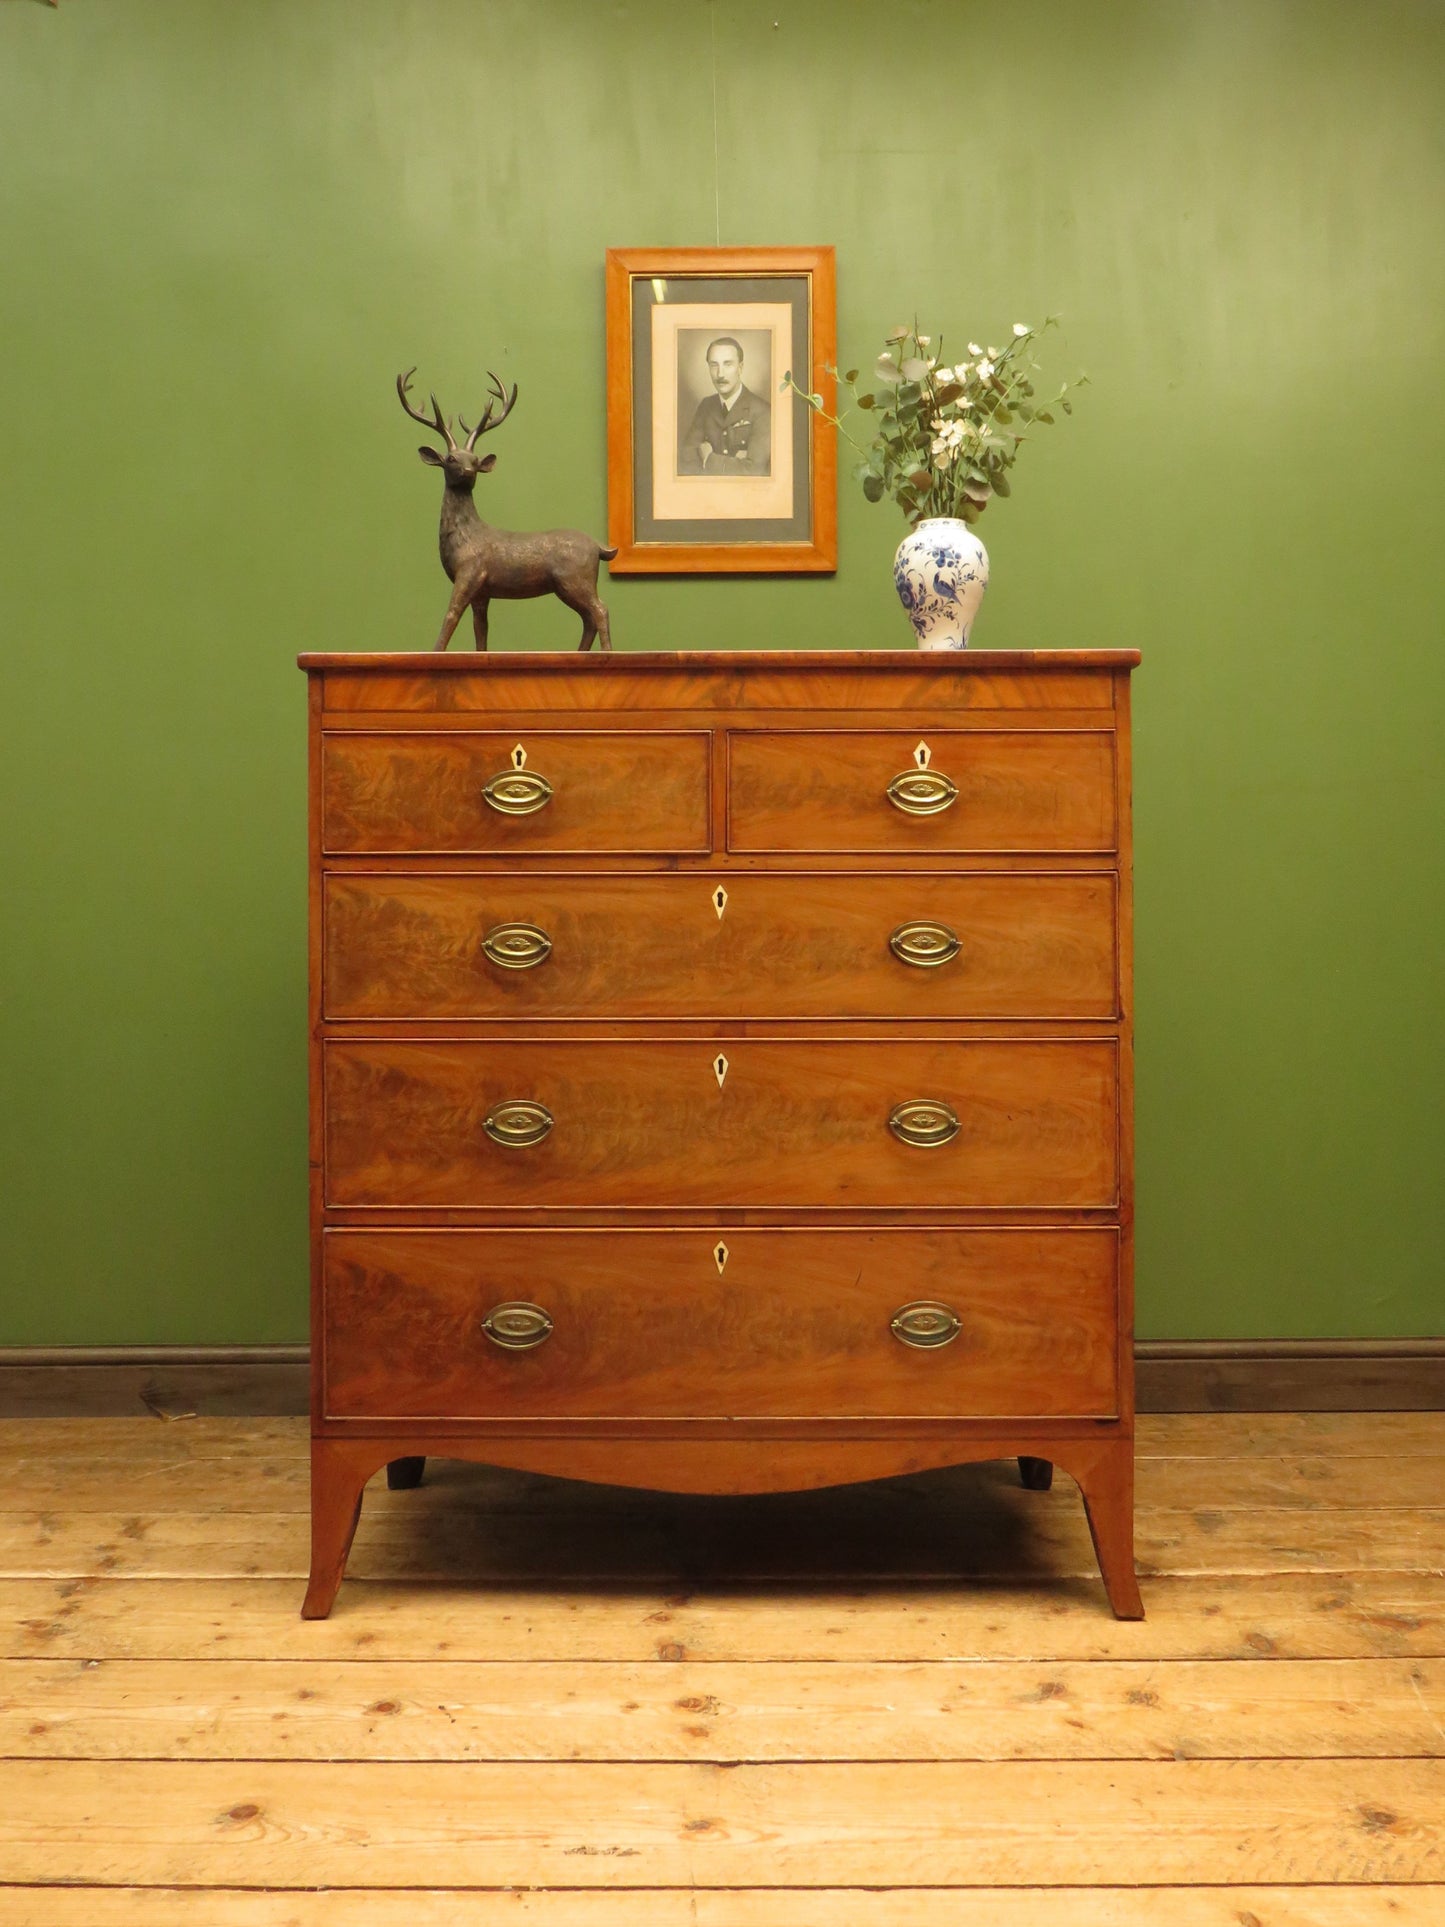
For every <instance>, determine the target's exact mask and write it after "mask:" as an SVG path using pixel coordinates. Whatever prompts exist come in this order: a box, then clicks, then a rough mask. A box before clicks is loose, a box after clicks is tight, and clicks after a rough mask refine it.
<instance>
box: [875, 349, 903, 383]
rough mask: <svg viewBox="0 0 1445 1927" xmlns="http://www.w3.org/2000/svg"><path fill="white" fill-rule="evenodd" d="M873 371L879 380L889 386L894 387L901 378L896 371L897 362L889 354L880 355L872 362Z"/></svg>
mask: <svg viewBox="0 0 1445 1927" xmlns="http://www.w3.org/2000/svg"><path fill="white" fill-rule="evenodd" d="M873 372H874V374H875V375H876V376H877V377H878V379H879V381H881V382H886V383H887V385H888V386H889V387H890V388H896V387H897V386H898V384H899V382H900V381H901V380H902V379H903V377H902V376H901V375H900V374H899V372H898V363H897V362H896V361H895V360H894V359H893V357H892V356H891V355H880V356H879V357H878V359H877V361H875V362H874V364H873Z"/></svg>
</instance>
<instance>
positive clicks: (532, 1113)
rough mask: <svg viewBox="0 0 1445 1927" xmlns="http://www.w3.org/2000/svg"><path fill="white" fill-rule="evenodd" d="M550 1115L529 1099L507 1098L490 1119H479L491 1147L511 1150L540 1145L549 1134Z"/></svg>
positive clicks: (551, 1121)
mask: <svg viewBox="0 0 1445 1927" xmlns="http://www.w3.org/2000/svg"><path fill="white" fill-rule="evenodd" d="M552 1124H553V1118H552V1113H551V1112H550V1111H549V1110H548V1109H547V1107H546V1105H545V1104H534V1103H533V1102H532V1100H531V1099H530V1098H529V1097H509V1098H508V1099H507V1100H506V1102H505V1103H502V1104H499V1105H497V1107H496V1109H495V1110H494V1111H493V1112H492V1114H491V1116H490V1117H485V1118H483V1119H482V1129H483V1130H484V1131H485V1132H486V1134H487V1136H488V1137H489V1138H490V1139H491V1140H492V1142H493V1144H501V1145H505V1146H506V1147H507V1148H508V1149H509V1150H510V1149H511V1148H513V1147H514V1146H518V1145H526V1144H540V1143H541V1142H542V1139H543V1138H544V1137H546V1135H547V1133H548V1132H549V1131H550V1130H551V1128H552Z"/></svg>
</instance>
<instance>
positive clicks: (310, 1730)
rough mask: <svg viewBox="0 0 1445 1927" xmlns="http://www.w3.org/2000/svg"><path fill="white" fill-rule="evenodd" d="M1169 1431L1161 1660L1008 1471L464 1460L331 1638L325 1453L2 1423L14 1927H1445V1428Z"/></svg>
mask: <svg viewBox="0 0 1445 1927" xmlns="http://www.w3.org/2000/svg"><path fill="white" fill-rule="evenodd" d="M1140 1434H1141V1437H1140V1463H1139V1507H1138V1533H1139V1546H1140V1568H1141V1573H1142V1575H1143V1582H1144V1596H1145V1603H1146V1608H1147V1610H1148V1617H1147V1618H1146V1619H1145V1620H1144V1621H1143V1622H1141V1623H1134V1624H1123V1623H1120V1622H1117V1621H1115V1620H1113V1619H1112V1618H1111V1617H1110V1616H1109V1615H1108V1613H1107V1610H1106V1608H1105V1607H1104V1605H1103V1599H1102V1590H1101V1587H1100V1585H1099V1582H1098V1578H1097V1573H1096V1570H1095V1567H1094V1563H1093V1557H1092V1551H1091V1548H1090V1545H1089V1540H1088V1534H1087V1530H1086V1527H1085V1525H1084V1521H1083V1517H1082V1509H1081V1507H1080V1505H1079V1500H1078V1494H1077V1492H1076V1491H1075V1489H1074V1488H1073V1486H1072V1485H1071V1483H1070V1482H1069V1481H1068V1480H1066V1479H1062V1478H1061V1479H1059V1480H1058V1481H1056V1485H1055V1490H1054V1491H1052V1492H1050V1493H1047V1494H1043V1493H1030V1492H1025V1491H1023V1490H1022V1488H1021V1487H1020V1486H1019V1484H1018V1482H1017V1475H1016V1472H1015V1471H1014V1469H1013V1468H1012V1467H1011V1466H1007V1465H1002V1466H990V1467H969V1468H959V1469H957V1470H955V1471H948V1472H943V1473H932V1474H927V1475H919V1476H917V1477H914V1478H909V1479H903V1480H897V1481H892V1482H890V1483H888V1484H887V1485H880V1486H871V1487H862V1488H857V1489H853V1488H845V1489H840V1490H837V1491H833V1492H822V1493H815V1494H809V1495H802V1496H797V1495H781V1496H776V1497H768V1498H763V1499H740V1500H724V1501H706V1500H704V1501H697V1500H686V1499H678V1498H676V1497H669V1496H667V1495H651V1494H641V1493H636V1492H624V1491H618V1490H614V1489H610V1488H593V1487H585V1486H579V1485H575V1484H570V1483H567V1482H563V1481H553V1480H546V1479H540V1478H534V1477H530V1476H528V1475H523V1474H516V1473H510V1472H500V1471H495V1470H491V1469H488V1468H485V1467H477V1466H463V1465H457V1464H440V1465H434V1466H432V1467H431V1468H430V1469H429V1472H428V1478H427V1483H426V1484H425V1485H424V1486H423V1487H422V1488H421V1489H420V1490H419V1491H414V1492H409V1493H391V1492H388V1491H386V1490H385V1487H384V1485H378V1484H376V1483H374V1484H373V1486H372V1487H371V1488H370V1490H369V1492H368V1497H367V1501H366V1506H365V1510H364V1512H363V1520H362V1527H361V1531H360V1533H359V1534H358V1539H357V1549H356V1555H355V1557H354V1560H353V1566H352V1570H353V1572H354V1573H355V1574H356V1575H357V1576H356V1577H354V1578H349V1579H348V1580H347V1582H346V1584H345V1585H344V1586H343V1589H342V1593H341V1597H340V1600H339V1602H338V1605H337V1607H336V1610H335V1612H334V1614H333V1616H332V1618H331V1619H330V1620H328V1621H325V1622H321V1623H308V1622H303V1621H302V1620H301V1619H300V1618H299V1616H298V1610H297V1609H298V1606H299V1603H300V1589H301V1580H302V1577H303V1575H304V1570H305V1552H306V1546H305V1524H306V1505H307V1462H306V1437H305V1429H304V1425H299V1424H297V1423H296V1422H295V1421H292V1420H286V1419H269V1420H256V1421H240V1420H215V1419H204V1420H190V1421H187V1420H177V1421H174V1422H164V1421H162V1420H159V1419H141V1420H135V1419H126V1420H115V1419H102V1420H52V1421H36V1422H26V1423H11V1422H7V1423H4V1424H0V1475H3V1476H0V1927H171V1924H172V1923H180V1922H185V1923H187V1924H188V1927H189V1923H192V1922H195V1923H201V1924H202V1927H322V1924H323V1923H325V1924H326V1927H416V1924H417V1923H424V1927H461V1923H462V1922H465V1923H466V1927H494V1923H502V1922H520V1923H531V1924H533V1927H765V1924H766V1927H775V1924H776V1927H943V1923H944V1922H945V1921H947V1922H948V1927H955V1923H959V1922H963V1923H966V1927H1146V1924H1147V1927H1385V1923H1393V1927H1424V1923H1425V1922H1427V1921H1428V1922H1430V1923H1431V1924H1432V1927H1434V1924H1435V1923H1437V1922H1439V1921H1440V1920H1442V1919H1445V1576H1442V1567H1445V1479H1442V1477H1441V1474H1442V1472H1445V1415H1441V1414H1432V1413H1420V1412H1411V1413H1403V1412H1402V1413H1372V1414H1348V1413H1329V1414H1308V1413H1270V1414H1258V1415H1248V1414H1245V1415H1223V1414H1221V1415H1219V1416H1209V1415H1199V1414H1189V1415H1180V1416H1177V1417H1176V1416H1159V1417H1154V1418H1151V1419H1149V1420H1147V1421H1144V1422H1142V1423H1141V1427H1140ZM320 1889H331V1890H332V1891H329V1892H327V1891H318V1890H320Z"/></svg>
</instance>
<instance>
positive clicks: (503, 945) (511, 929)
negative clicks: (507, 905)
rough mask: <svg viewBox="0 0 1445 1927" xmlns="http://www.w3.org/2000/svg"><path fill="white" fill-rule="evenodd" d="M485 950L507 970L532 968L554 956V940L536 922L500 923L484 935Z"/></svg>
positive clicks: (496, 962)
mask: <svg viewBox="0 0 1445 1927" xmlns="http://www.w3.org/2000/svg"><path fill="white" fill-rule="evenodd" d="M482 950H483V952H484V954H485V955H486V956H487V957H489V958H490V959H491V961H492V962H493V963H494V964H500V965H501V966H502V968H503V970H532V969H534V968H535V966H536V965H537V964H539V963H546V961H547V959H548V958H549V957H550V956H551V954H552V939H551V938H550V937H549V936H548V935H547V932H546V931H545V930H539V929H538V928H537V926H536V924H535V923H498V924H494V925H493V926H492V928H491V929H490V930H489V931H488V932H487V934H486V936H484V937H483V938H482Z"/></svg>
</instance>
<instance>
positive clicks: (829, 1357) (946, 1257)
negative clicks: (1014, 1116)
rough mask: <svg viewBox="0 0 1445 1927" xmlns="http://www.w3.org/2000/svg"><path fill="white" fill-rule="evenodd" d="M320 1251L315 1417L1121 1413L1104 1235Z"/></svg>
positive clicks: (349, 1236) (875, 1235) (873, 1236)
mask: <svg viewBox="0 0 1445 1927" xmlns="http://www.w3.org/2000/svg"><path fill="white" fill-rule="evenodd" d="M323 1243H324V1276H323V1287H322V1291H323V1306H324V1332H325V1371H324V1378H325V1411H326V1415H327V1416H328V1417H329V1418H341V1419H346V1418H360V1419H389V1418H427V1419H461V1420H466V1419H531V1418H541V1419H557V1418H564V1419H565V1418H578V1419H598V1418H624V1419H626V1418H635V1419H648V1418H709V1417H719V1418H800V1417H838V1418H884V1417H887V1418H893V1417H900V1418H910V1417H927V1418H955V1417H957V1418H1011V1417H1018V1418H1024V1417H1090V1418H1108V1417H1112V1416H1114V1414H1115V1413H1116V1412H1117V1410H1118V1390H1117V1359H1116V1352H1115V1346H1116V1338H1115V1324H1114V1318H1115V1305H1116V1298H1117V1287H1116V1279H1117V1268H1118V1235H1117V1233H1116V1232H1115V1231H1113V1230H1112V1229H1108V1228H1102V1227H1077V1228H1070V1229H1065V1230H998V1231H958V1230H938V1231H909V1230H903V1231H899V1230H867V1229H862V1230H857V1231H803V1230H797V1231H792V1230H785V1231H733V1230H724V1231H716V1230H712V1231H709V1230H704V1229H699V1230H697V1231H659V1232H647V1231H612V1230H609V1231H398V1230H390V1229H388V1230H384V1231H351V1230H347V1231H329V1232H327V1233H326V1235H325V1238H324V1241H323ZM940 1339H941V1340H942V1342H936V1341H938V1340H940ZM909 1341H912V1342H909Z"/></svg>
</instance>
